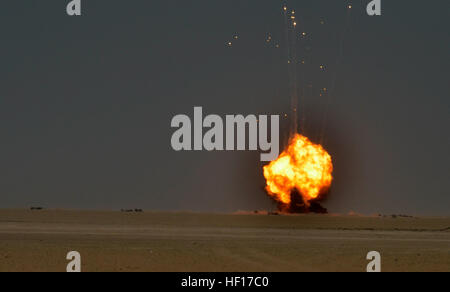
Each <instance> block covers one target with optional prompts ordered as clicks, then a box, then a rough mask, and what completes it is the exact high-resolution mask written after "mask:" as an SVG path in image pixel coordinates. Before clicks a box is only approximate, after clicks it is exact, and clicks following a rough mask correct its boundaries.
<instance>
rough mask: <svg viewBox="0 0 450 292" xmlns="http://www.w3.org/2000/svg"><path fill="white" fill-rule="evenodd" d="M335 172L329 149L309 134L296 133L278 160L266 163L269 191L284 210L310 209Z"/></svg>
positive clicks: (322, 193) (328, 185) (304, 210)
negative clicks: (313, 141) (314, 140)
mask: <svg viewBox="0 0 450 292" xmlns="http://www.w3.org/2000/svg"><path fill="white" fill-rule="evenodd" d="M332 172H333V163H332V159H331V156H330V155H329V154H328V153H327V151H325V149H324V148H323V147H322V146H321V145H318V144H314V143H312V142H311V141H310V140H309V139H308V138H307V137H305V136H302V135H300V134H295V135H294V136H293V138H291V140H290V142H289V145H288V147H287V149H286V150H285V151H284V152H283V153H281V154H280V156H279V157H278V159H277V160H275V161H272V162H271V163H270V164H268V165H266V166H264V177H265V178H266V190H267V192H268V194H269V196H270V197H272V198H273V199H274V200H275V201H276V202H278V204H279V208H280V209H281V211H287V212H300V211H299V210H301V212H308V211H311V209H312V208H311V205H312V204H314V203H316V202H317V201H318V200H320V199H321V197H322V196H323V195H324V194H325V193H326V192H327V191H328V190H329V188H330V186H331V182H332V180H333V176H332ZM319 206H320V205H319ZM319 208H321V210H325V209H323V208H322V207H319ZM325 212H326V210H325Z"/></svg>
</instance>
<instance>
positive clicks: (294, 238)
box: [0, 210, 450, 272]
mask: <svg viewBox="0 0 450 292" xmlns="http://www.w3.org/2000/svg"><path fill="white" fill-rule="evenodd" d="M69 251H78V252H79V253H80V254H81V258H82V260H81V262H82V271H93V272H96V271H179V272H194V271H206V272H216V271H217V272H221V271H230V272H241V271H242V272H245V271H255V272H279V271H357V272H364V271H366V266H367V264H368V261H367V260H366V255H367V253H368V252H369V251H378V252H380V253H381V257H382V271H385V272H388V271H445V272H449V271H450V218H403V217H401V218H399V217H397V218H393V217H391V216H389V217H375V216H374V217H363V216H340V215H289V216H287V215H283V216H274V215H272V216H269V215H267V214H197V213H170V212H143V213H135V212H133V213H124V212H112V211H108V212H107V211H105V212H94V211H63V210H41V211H30V210H0V271H3V272H4V271H55V272H58V271H60V272H64V271H65V270H66V265H67V264H68V261H67V260H66V255H67V253H68V252H69Z"/></svg>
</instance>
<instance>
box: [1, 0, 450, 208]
mask: <svg viewBox="0 0 450 292" xmlns="http://www.w3.org/2000/svg"><path fill="white" fill-rule="evenodd" d="M4 2H5V3H2V8H1V9H0V36H1V46H0V56H1V57H0V58H1V62H0V137H1V144H0V207H5V208H6V207H8V208H9V207H28V206H30V205H42V206H46V207H53V208H54V207H57V208H101V209H109V208H112V209H119V208H125V207H140V208H145V209H152V210H195V211H226V212H228V211H236V210H253V209H267V208H271V206H272V204H271V202H270V200H269V199H268V198H267V197H266V195H265V193H264V191H263V185H264V179H263V177H262V170H261V167H262V164H261V163H260V162H259V153H256V152H224V153H218V152H213V153H208V152H196V153H194V152H191V153H189V152H179V153H175V152H173V151H172V150H171V147H170V137H171V135H172V131H173V130H172V129H171V128H170V121H171V119H172V117H173V116H174V115H176V114H180V113H186V114H189V115H192V111H193V107H194V106H203V107H204V111H205V112H206V113H207V114H208V113H214V114H222V115H224V114H238V113H242V114H282V113H284V112H286V111H288V110H289V109H288V105H289V98H288V96H287V88H286V87H287V84H286V72H285V71H286V70H285V69H286V67H285V66H284V64H282V58H283V57H282V56H283V54H282V51H281V52H280V50H276V49H274V48H270V46H267V45H265V43H264V40H265V37H266V34H267V33H272V35H273V36H274V39H275V40H279V39H280V35H281V31H282V26H281V23H282V19H281V15H280V8H281V1H278V0H271V1H269V0H248V1H242V0H226V1H211V0H207V1H206V0H205V1H199V0H192V1H181V0H180V1H144V0H140V1H125V0H122V1H116V0H108V1H106V0H83V16H81V17H68V16H66V14H65V6H66V4H67V3H68V2H69V1H68V0H67V1H63V0H46V1H31V0H27V1H25V0H14V1H13V0H8V1H4ZM291 2H292V4H291V7H292V6H293V7H294V8H296V9H297V13H298V15H299V17H302V22H301V25H304V26H301V29H304V30H305V31H307V32H308V33H310V38H309V39H308V41H305V42H302V43H300V44H299V46H298V49H299V55H302V54H303V56H304V57H305V58H306V60H308V64H307V65H305V67H304V68H303V69H302V70H303V72H304V73H305V74H306V75H307V76H308V77H307V80H308V82H310V83H311V84H313V92H312V93H311V94H313V95H309V96H308V101H307V104H306V105H305V110H306V113H307V122H308V124H307V134H308V135H309V136H311V137H313V138H314V137H315V136H316V135H317V128H318V121H320V119H321V117H322V113H323V99H321V98H320V97H319V96H318V92H317V89H318V88H321V87H324V86H325V87H326V86H329V84H330V82H331V77H332V74H331V73H330V72H332V71H333V70H336V69H337V70H338V71H337V72H338V74H337V79H336V80H337V82H336V84H337V85H336V91H335V95H334V96H335V100H334V104H333V106H332V107H331V108H330V117H329V122H330V123H329V129H328V135H327V139H326V143H325V147H326V148H327V149H328V150H329V152H330V153H331V154H332V156H333V158H334V164H335V182H334V185H333V189H332V193H331V194H330V196H329V198H328V200H327V201H326V202H325V205H326V207H328V209H329V210H330V211H331V212H335V213H337V212H341V213H344V212H349V211H355V212H360V213H366V214H370V213H409V214H424V215H450V207H449V206H450V191H449V183H448V182H449V165H450V160H449V154H448V150H449V149H450V147H449V146H450V143H449V137H448V133H449V129H450V126H449V125H450V119H449V106H450V100H449V94H448V92H449V66H450V62H449V45H450V40H449V27H450V17H449V11H450V9H449V8H450V7H449V2H448V1H444V0H442V1H439V0H437V1H434V0H433V1H386V0H383V13H384V14H383V16H382V17H369V16H367V15H366V13H365V7H363V5H364V6H365V5H366V4H367V3H368V2H369V1H368V0H363V1H360V0H358V1H353V2H354V3H353V5H354V9H353V15H352V18H351V26H350V30H349V32H348V33H347V34H346V37H345V49H344V58H343V62H342V65H341V66H339V67H336V66H334V67H333V64H334V62H335V60H336V56H337V52H338V43H339V42H338V39H339V37H338V36H339V35H340V33H341V32H342V28H343V24H344V22H345V21H344V20H345V14H346V12H345V8H344V7H345V3H346V2H348V1H343V0H342V1H341V0H328V1H326V0H320V1H318V0H314V1H312V0H310V1H306V0H304V1H300V0H298V1H291ZM321 19H323V20H325V25H320V20H321ZM235 33H238V34H239V36H240V39H239V41H238V42H236V44H235V45H234V47H233V48H232V49H230V48H227V46H226V45H225V44H226V43H227V42H228V41H229V40H230V39H231V38H232V36H233V34H235ZM305 47H310V51H309V52H308V53H302V52H304V50H305ZM321 63H324V64H326V65H327V66H328V67H327V68H329V71H328V72H325V73H320V72H319V70H317V66H318V64H321Z"/></svg>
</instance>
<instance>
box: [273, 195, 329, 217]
mask: <svg viewBox="0 0 450 292" xmlns="http://www.w3.org/2000/svg"><path fill="white" fill-rule="evenodd" d="M319 200H320V199H318V200H314V201H310V202H309V206H308V205H306V204H305V203H304V202H303V199H302V196H301V195H300V194H299V193H298V191H293V192H292V193H291V203H290V204H289V205H286V204H282V203H278V210H280V211H281V212H284V213H290V214H309V213H315V214H328V210H327V209H326V208H324V207H323V206H322V205H321V204H320V203H319Z"/></svg>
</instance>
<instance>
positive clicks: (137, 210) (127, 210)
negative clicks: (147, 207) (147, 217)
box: [120, 209, 144, 213]
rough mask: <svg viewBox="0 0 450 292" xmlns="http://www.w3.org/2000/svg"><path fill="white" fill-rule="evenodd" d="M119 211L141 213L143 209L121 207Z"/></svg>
mask: <svg viewBox="0 0 450 292" xmlns="http://www.w3.org/2000/svg"><path fill="white" fill-rule="evenodd" d="M120 212H123V213H133V212H135V213H142V212H144V210H142V209H121V210H120Z"/></svg>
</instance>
